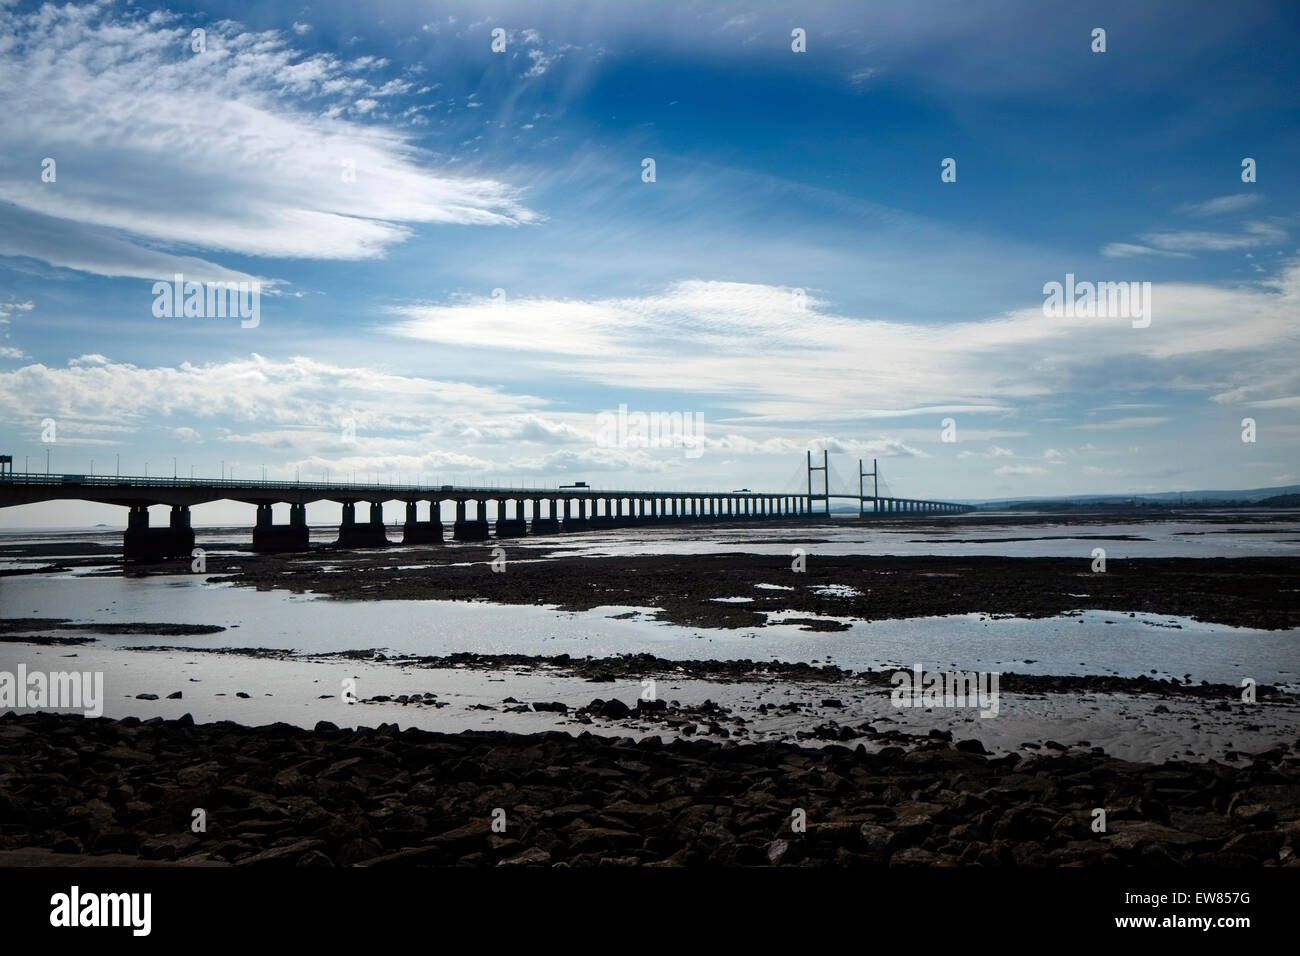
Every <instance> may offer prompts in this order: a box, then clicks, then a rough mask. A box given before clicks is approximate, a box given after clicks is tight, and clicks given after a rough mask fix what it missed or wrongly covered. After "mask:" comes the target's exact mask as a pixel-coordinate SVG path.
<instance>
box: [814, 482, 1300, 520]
mask: <svg viewBox="0 0 1300 956" xmlns="http://www.w3.org/2000/svg"><path fill="white" fill-rule="evenodd" d="M945 500H949V501H952V502H954V503H957V504H964V505H974V506H975V507H976V508H981V509H992V510H997V511H1082V510H1093V511H1095V510H1107V509H1116V510H1119V509H1124V510H1129V509H1133V508H1300V485H1283V486H1281V487H1278V488H1253V489H1241V490H1236V491H1221V490H1201V491H1161V492H1155V493H1153V494H1145V495H1062V496H1060V497H1050V496H1049V497H1037V498H950V499H945ZM857 510H858V506H857V505H856V504H846V503H843V502H836V503H835V504H834V505H833V506H832V507H831V511H833V512H835V513H836V514H846V513H854V514H856V513H857ZM868 510H870V509H869V508H868Z"/></svg>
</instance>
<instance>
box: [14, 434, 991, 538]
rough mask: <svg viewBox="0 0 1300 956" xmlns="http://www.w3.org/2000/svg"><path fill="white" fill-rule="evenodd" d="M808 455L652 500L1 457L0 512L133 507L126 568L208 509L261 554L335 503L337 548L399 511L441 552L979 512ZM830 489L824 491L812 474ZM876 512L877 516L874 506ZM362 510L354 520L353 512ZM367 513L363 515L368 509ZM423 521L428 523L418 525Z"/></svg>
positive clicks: (575, 487)
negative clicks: (155, 520)
mask: <svg viewBox="0 0 1300 956" xmlns="http://www.w3.org/2000/svg"><path fill="white" fill-rule="evenodd" d="M812 461H813V459H812V453H811V452H809V454H808V467H807V470H808V481H807V490H806V491H805V490H802V489H801V490H798V491H791V490H789V489H787V490H785V491H779V492H764V491H753V490H751V489H749V488H740V489H736V490H733V491H717V490H713V491H645V490H636V489H620V488H603V489H601V488H592V487H589V486H588V485H587V484H586V483H583V482H578V483H575V484H572V485H560V486H558V487H555V488H545V489H541V488H525V487H517V488H511V487H488V486H472V485H426V484H380V483H370V484H367V483H360V482H331V481H266V480H262V481H257V480H252V481H242V480H241V481H236V480H234V479H225V478H222V479H213V478H148V477H144V478H142V477H131V476H117V475H114V476H112V477H109V476H101V475H69V474H48V473H46V474H36V473H30V472H14V471H13V467H12V461H10V460H9V457H8V456H0V508H4V507H12V506H15V505H23V504H33V503H37V502H43V501H72V500H80V501H93V502H97V503H100V504H111V505H119V506H121V507H124V508H127V509H129V514H128V517H127V529H126V534H125V537H124V541H123V554H124V557H126V558H127V559H129V560H158V559H163V558H179V557H189V556H190V553H191V551H192V550H193V548H194V531H193V528H192V527H191V525H190V509H191V508H192V507H194V506H195V505H200V504H206V503H208V502H212V501H240V502H245V503H247V504H249V505H253V506H254V507H255V508H256V509H257V512H256V522H255V524H254V526H253V550H254V551H265V552H275V551H305V550H307V547H308V538H309V534H310V529H309V528H308V525H307V505H308V504H311V503H313V502H318V501H333V502H337V503H339V504H340V505H341V507H342V517H341V521H340V524H339V536H338V542H337V543H338V545H339V546H341V547H382V546H385V545H388V544H390V543H391V542H390V541H389V540H388V533H387V527H386V525H385V523H384V513H383V509H384V505H385V503H387V502H390V501H398V502H401V503H402V504H403V505H404V506H405V509H406V520H405V523H404V524H403V526H402V542H401V543H403V544H436V543H440V542H442V541H443V540H444V539H443V533H444V528H443V520H444V515H445V512H447V511H449V512H450V513H451V514H450V515H449V517H451V519H452V521H451V524H452V537H453V539H454V540H457V541H484V540H487V539H489V538H491V537H492V536H493V534H494V533H495V535H496V537H498V538H510V537H520V536H522V535H525V534H556V533H561V532H575V531H587V530H591V529H597V528H620V527H631V526H638V525H647V524H670V523H681V522H700V521H751V520H791V519H804V520H807V519H811V518H827V517H829V515H830V501H831V499H832V498H835V499H842V498H849V499H856V500H857V501H858V503H859V504H858V513H859V515H860V516H862V517H871V516H885V515H904V514H907V515H919V514H956V513H962V512H966V511H970V510H972V509H971V508H970V507H968V506H966V505H960V504H954V503H952V502H943V501H926V500H919V499H911V498H900V497H897V496H896V495H893V494H890V493H888V488H886V494H885V495H884V496H881V495H880V493H879V491H880V482H879V477H878V471H879V469H878V468H877V467H875V465H874V464H873V474H872V478H873V484H872V488H871V493H870V494H869V495H868V494H867V493H866V488H865V486H864V485H862V481H863V480H864V478H865V473H863V472H862V463H861V462H859V468H858V470H859V473H860V475H859V493H858V494H856V495H855V494H848V493H841V492H835V491H832V490H831V487H830V482H829V476H830V474H831V471H830V464H829V456H828V455H827V454H826V453H825V452H823V454H822V464H821V465H820V466H814V465H813V463H812ZM816 472H821V473H822V474H823V475H824V476H825V478H826V480H825V481H824V482H823V483H822V486H821V489H820V490H819V491H818V490H816V489H815V487H814V480H813V475H814V474H815V473H816ZM286 504H287V505H288V506H289V521H288V523H287V524H283V523H281V524H277V523H275V521H274V520H273V518H274V516H273V511H272V509H273V507H274V506H275V505H286ZM868 504H870V505H871V507H870V509H868V508H867V505H868ZM359 505H360V506H362V509H363V510H362V513H361V514H360V515H358V513H357V512H358V506H359ZM367 505H368V506H369V508H368V510H365V506H367ZM151 506H152V507H157V506H170V509H171V513H170V515H169V520H168V523H167V525H166V526H165V527H151V526H150V524H149V508H150V507H151ZM421 512H423V513H424V514H423V516H421Z"/></svg>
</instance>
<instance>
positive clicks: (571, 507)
mask: <svg viewBox="0 0 1300 956" xmlns="http://www.w3.org/2000/svg"><path fill="white" fill-rule="evenodd" d="M586 505H587V503H586V501H585V500H583V499H581V498H566V499H565V500H564V530H565V531H586V530H587V528H588V525H587V515H586V510H587V508H586Z"/></svg>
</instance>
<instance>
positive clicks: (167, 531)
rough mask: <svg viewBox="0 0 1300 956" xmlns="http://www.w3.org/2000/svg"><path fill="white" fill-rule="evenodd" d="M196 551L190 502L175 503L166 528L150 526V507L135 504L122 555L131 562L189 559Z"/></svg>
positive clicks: (123, 542) (124, 538)
mask: <svg viewBox="0 0 1300 956" xmlns="http://www.w3.org/2000/svg"><path fill="white" fill-rule="evenodd" d="M193 550H194V530H193V529H192V528H191V527H190V509H189V507H188V506H187V505H173V506H172V511H171V520H170V522H169V523H168V526H167V527H166V528H150V527H149V506H148V505H132V506H131V511H130V513H129V514H128V515H127V519H126V533H125V534H124V535H123V536H122V557H123V558H124V559H125V560H127V561H163V560H166V559H167V558H189V557H190V552H191V551H193Z"/></svg>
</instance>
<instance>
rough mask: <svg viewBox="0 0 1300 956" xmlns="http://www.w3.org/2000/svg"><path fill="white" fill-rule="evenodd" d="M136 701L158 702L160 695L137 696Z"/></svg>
mask: <svg viewBox="0 0 1300 956" xmlns="http://www.w3.org/2000/svg"><path fill="white" fill-rule="evenodd" d="M135 699H136V700H157V699H158V695H157V694H136V695H135Z"/></svg>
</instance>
